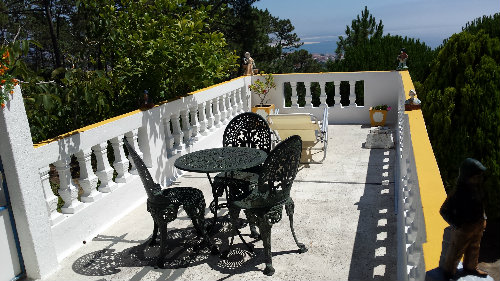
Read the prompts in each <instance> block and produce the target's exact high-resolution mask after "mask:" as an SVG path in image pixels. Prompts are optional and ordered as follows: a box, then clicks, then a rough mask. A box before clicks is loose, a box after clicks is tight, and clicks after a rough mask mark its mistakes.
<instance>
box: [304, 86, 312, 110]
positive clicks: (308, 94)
mask: <svg viewBox="0 0 500 281" xmlns="http://www.w3.org/2000/svg"><path fill="white" fill-rule="evenodd" d="M304 86H305V87H306V97H305V101H306V104H305V105H304V108H312V107H313V105H312V95H311V82H304Z"/></svg>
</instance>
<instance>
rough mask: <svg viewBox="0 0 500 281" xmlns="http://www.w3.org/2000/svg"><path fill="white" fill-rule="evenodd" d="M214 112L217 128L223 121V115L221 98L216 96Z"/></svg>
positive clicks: (213, 106)
mask: <svg viewBox="0 0 500 281" xmlns="http://www.w3.org/2000/svg"><path fill="white" fill-rule="evenodd" d="M212 112H213V116H214V127H216V128H219V127H220V125H221V124H220V123H221V121H222V119H221V118H222V117H221V114H220V111H219V98H218V97H217V98H215V99H213V101H212Z"/></svg>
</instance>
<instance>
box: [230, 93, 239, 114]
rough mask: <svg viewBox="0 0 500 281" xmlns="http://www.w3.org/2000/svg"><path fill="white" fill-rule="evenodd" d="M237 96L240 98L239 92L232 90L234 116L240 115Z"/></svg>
mask: <svg viewBox="0 0 500 281" xmlns="http://www.w3.org/2000/svg"><path fill="white" fill-rule="evenodd" d="M237 96H238V94H237V90H232V91H231V104H232V105H233V111H232V113H233V114H232V116H236V115H238V113H239V110H238V101H237Z"/></svg>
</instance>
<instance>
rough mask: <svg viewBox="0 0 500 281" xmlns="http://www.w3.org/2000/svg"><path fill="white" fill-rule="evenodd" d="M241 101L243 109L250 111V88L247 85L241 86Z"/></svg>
mask: <svg viewBox="0 0 500 281" xmlns="http://www.w3.org/2000/svg"><path fill="white" fill-rule="evenodd" d="M240 94H241V101H242V103H243V110H244V111H250V109H251V107H252V103H251V102H250V90H248V88H247V87H243V88H241V92H240Z"/></svg>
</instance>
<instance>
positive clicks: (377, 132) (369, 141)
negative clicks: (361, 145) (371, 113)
mask: <svg viewBox="0 0 500 281" xmlns="http://www.w3.org/2000/svg"><path fill="white" fill-rule="evenodd" d="M365 147H366V148H393V147H394V140H393V138H392V131H391V130H390V129H389V128H387V127H372V128H371V129H370V133H369V134H368V136H367V137H366V144H365Z"/></svg>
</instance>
